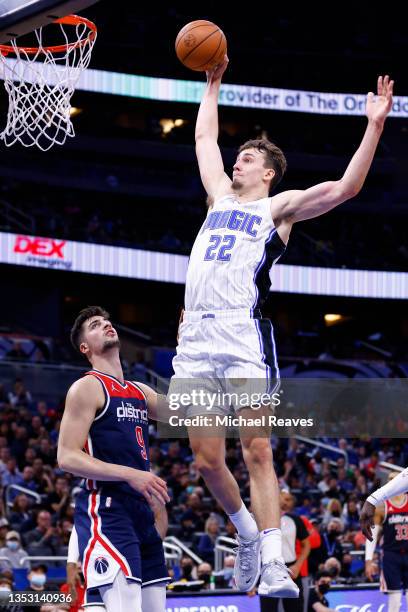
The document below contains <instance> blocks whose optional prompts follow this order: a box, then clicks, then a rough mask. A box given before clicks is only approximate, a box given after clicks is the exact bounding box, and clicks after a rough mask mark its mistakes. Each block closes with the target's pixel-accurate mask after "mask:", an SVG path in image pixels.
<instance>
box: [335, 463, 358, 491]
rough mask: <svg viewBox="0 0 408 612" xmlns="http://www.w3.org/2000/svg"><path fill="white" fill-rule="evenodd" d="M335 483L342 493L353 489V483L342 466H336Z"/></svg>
mask: <svg viewBox="0 0 408 612" xmlns="http://www.w3.org/2000/svg"><path fill="white" fill-rule="evenodd" d="M337 484H338V486H339V489H340V491H341V493H342V494H343V495H346V494H347V493H350V492H351V491H353V490H354V484H353V483H352V482H351V480H350V479H349V478H348V476H347V473H346V470H345V469H344V467H338V468H337Z"/></svg>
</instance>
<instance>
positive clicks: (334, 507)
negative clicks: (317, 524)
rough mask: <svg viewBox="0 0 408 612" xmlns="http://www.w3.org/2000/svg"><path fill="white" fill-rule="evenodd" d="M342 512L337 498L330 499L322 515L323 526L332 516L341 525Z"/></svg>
mask: <svg viewBox="0 0 408 612" xmlns="http://www.w3.org/2000/svg"><path fill="white" fill-rule="evenodd" d="M342 512H343V507H342V505H341V503H340V501H339V500H338V499H330V501H329V502H328V504H327V508H326V511H325V513H324V516H323V521H322V523H323V526H326V525H327V526H328V525H329V523H330V521H331V520H332V519H334V518H336V519H339V521H340V523H341V526H342V527H343V521H342V519H341V514H342Z"/></svg>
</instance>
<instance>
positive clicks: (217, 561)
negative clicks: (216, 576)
mask: <svg viewBox="0 0 408 612" xmlns="http://www.w3.org/2000/svg"><path fill="white" fill-rule="evenodd" d="M228 544H229V546H228ZM236 546H237V542H236V540H234V538H228V537H227V536H218V538H217V539H216V540H215V547H214V571H215V572H220V571H221V570H222V569H223V567H224V558H225V556H226V555H233V554H235V552H234V548H235V547H236ZM233 547H234V548H233Z"/></svg>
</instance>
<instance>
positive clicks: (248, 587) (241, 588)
mask: <svg viewBox="0 0 408 612" xmlns="http://www.w3.org/2000/svg"><path fill="white" fill-rule="evenodd" d="M237 558H238V557H237ZM236 565H237V560H235V565H234V580H235V585H236V587H237V589H238V590H239V591H244V592H245V593H247V592H248V591H252V589H254V588H255V586H256V583H257V582H258V580H259V576H260V575H261V541H259V549H258V569H257V572H256V576H255V578H254V580H253V581H252V582H251V584H246V585H242V586H239V585H238V581H237V579H236V578H235V571H236Z"/></svg>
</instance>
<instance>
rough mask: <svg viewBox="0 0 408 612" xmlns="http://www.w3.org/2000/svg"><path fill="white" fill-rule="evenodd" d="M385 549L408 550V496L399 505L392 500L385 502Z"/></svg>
mask: <svg viewBox="0 0 408 612" xmlns="http://www.w3.org/2000/svg"><path fill="white" fill-rule="evenodd" d="M383 534H384V544H383V549H384V551H388V552H396V553H400V552H401V551H402V550H404V551H405V552H408V496H407V495H405V498H404V499H403V500H402V503H401V504H399V505H398V506H397V505H396V504H393V503H392V502H391V501H390V500H387V501H386V502H385V517H384V522H383Z"/></svg>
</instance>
